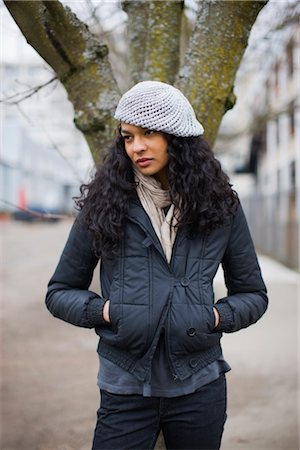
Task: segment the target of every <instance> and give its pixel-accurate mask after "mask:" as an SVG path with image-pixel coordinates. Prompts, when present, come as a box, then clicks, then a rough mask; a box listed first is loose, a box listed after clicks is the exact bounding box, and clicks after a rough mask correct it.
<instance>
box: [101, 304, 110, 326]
mask: <svg viewBox="0 0 300 450" xmlns="http://www.w3.org/2000/svg"><path fill="white" fill-rule="evenodd" d="M103 319H104V320H105V322H107V323H110V318H109V300H107V301H106V302H105V303H104V307H103Z"/></svg>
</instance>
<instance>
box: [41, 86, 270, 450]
mask: <svg viewBox="0 0 300 450" xmlns="http://www.w3.org/2000/svg"><path fill="white" fill-rule="evenodd" d="M115 118H116V119H118V120H119V122H120V132H119V135H118V137H117V138H116V141H115V143H114V144H113V145H112V147H111V148H110V150H109V152H108V154H107V156H106V159H105V161H104V163H103V164H102V165H101V166H99V167H98V169H97V171H96V174H95V177H94V179H93V180H92V181H91V182H90V183H89V184H88V185H83V186H82V187H81V197H79V198H78V199H77V205H78V206H79V207H80V209H81V211H80V214H79V216H78V218H77V220H76V221H75V224H74V226H73V228H72V230H71V233H70V236H69V239H68V241H67V244H66V246H65V249H64V251H63V254H62V256H61V259H60V262H59V264H58V266H57V268H56V271H55V273H54V275H53V277H52V278H51V280H50V283H49V288H48V293H47V298H46V303H47V307H48V308H49V310H50V311H51V313H52V314H53V315H54V316H56V317H59V318H60V319H63V320H65V321H67V322H70V323H72V324H74V325H77V326H82V327H87V328H95V331H96V333H97V334H98V335H99V336H100V341H99V346H98V353H99V358H100V370H99V375H98V385H99V387H100V390H101V406H100V408H99V410H98V420H97V425H96V429H95V435H94V441H93V450H100V449H118V450H121V449H135V450H141V449H152V448H154V446H155V442H156V440H157V436H158V433H159V431H160V430H162V432H163V435H164V439H165V443H166V447H167V448H168V449H198V450H199V449H218V448H219V447H220V443H221V437H222V433H223V427H224V423H225V420H226V381H225V373H226V372H227V371H228V370H230V367H229V366H228V364H227V363H226V362H225V361H224V359H223V357H222V350H221V346H220V339H221V336H222V333H223V332H228V333H230V332H234V331H238V330H239V329H241V328H245V327H247V326H249V325H251V324H253V323H254V322H256V321H257V320H258V319H259V318H260V317H261V316H262V314H263V313H264V312H265V310H266V308H267V296H266V288H265V285H264V282H263V280H262V277H261V273H260V268H259V265H258V263H257V258H256V254H255V250H254V247H253V243H252V240H251V237H250V234H249V230H248V227H247V223H246V220H245V217H244V214H243V211H242V208H241V206H240V204H239V200H238V197H237V195H236V193H235V192H234V191H233V190H232V189H231V186H230V184H229V182H228V177H227V176H226V175H225V174H224V172H223V171H222V169H221V166H220V164H219V162H218V161H217V160H216V159H215V158H214V156H213V153H212V152H211V150H210V149H209V147H208V145H207V143H206V142H205V141H204V140H203V139H202V138H201V135H202V134H203V127H202V125H201V124H200V123H199V122H198V120H197V119H196V116H195V113H194V111H193V109H192V107H191V105H190V103H189V102H188V100H187V99H186V98H185V97H184V95H183V94H182V93H181V92H180V91H179V90H177V89H175V88H174V87H172V86H170V85H168V84H165V83H161V82H156V81H145V82H141V83H138V84H137V85H135V86H134V87H133V88H132V89H130V90H129V91H128V92H127V93H125V94H124V95H123V97H122V98H121V100H120V102H119V105H118V107H117V110H116V113H115ZM99 258H101V265H100V280H101V290H102V293H101V295H100V294H97V293H95V292H91V291H89V286H90V283H91V280H92V276H93V271H94V268H95V267H96V265H97V262H98V260H99ZM219 264H222V265H223V269H224V273H225V281H226V285H227V289H228V295H227V296H226V297H225V298H222V299H219V300H218V301H217V302H214V293H213V287H212V283H213V279H214V276H215V274H216V271H217V269H218V266H219Z"/></svg>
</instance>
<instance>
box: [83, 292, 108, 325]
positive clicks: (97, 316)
mask: <svg viewBox="0 0 300 450" xmlns="http://www.w3.org/2000/svg"><path fill="white" fill-rule="evenodd" d="M105 302H106V300H104V299H103V298H101V297H94V298H91V299H89V301H88V303H87V308H86V320H87V323H88V326H89V327H90V328H94V327H97V326H100V325H104V324H105V323H106V322H105V320H104V319H103V308H104V304H105Z"/></svg>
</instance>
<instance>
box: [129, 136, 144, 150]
mask: <svg viewBox="0 0 300 450" xmlns="http://www.w3.org/2000/svg"><path fill="white" fill-rule="evenodd" d="M132 149H133V151H134V152H142V151H143V150H146V143H145V140H144V139H143V138H142V137H139V136H136V137H135V138H134V140H133V145H132Z"/></svg>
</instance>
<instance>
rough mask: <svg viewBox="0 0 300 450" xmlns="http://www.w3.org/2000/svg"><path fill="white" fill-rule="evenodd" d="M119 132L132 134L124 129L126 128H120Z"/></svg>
mask: <svg viewBox="0 0 300 450" xmlns="http://www.w3.org/2000/svg"><path fill="white" fill-rule="evenodd" d="M120 133H121V134H123V133H124V134H130V136H132V133H131V132H130V131H128V130H126V129H125V130H124V128H120Z"/></svg>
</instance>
